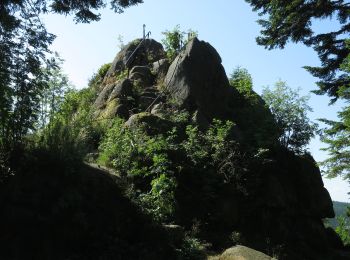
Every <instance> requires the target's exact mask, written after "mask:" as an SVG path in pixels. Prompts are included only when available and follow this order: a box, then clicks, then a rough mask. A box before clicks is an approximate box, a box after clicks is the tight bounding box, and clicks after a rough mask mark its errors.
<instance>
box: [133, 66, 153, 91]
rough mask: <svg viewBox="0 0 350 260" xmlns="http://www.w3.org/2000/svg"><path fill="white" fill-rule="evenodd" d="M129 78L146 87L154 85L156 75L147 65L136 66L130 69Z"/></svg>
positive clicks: (135, 83)
mask: <svg viewBox="0 0 350 260" xmlns="http://www.w3.org/2000/svg"><path fill="white" fill-rule="evenodd" d="M129 78H130V79H131V80H132V81H133V82H134V85H138V86H140V87H141V88H146V87H149V86H151V85H152V83H153V80H154V76H153V75H152V73H151V70H150V68H149V67H147V66H135V67H133V68H132V69H131V70H130V76H129Z"/></svg>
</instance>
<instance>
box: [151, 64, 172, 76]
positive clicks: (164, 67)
mask: <svg viewBox="0 0 350 260" xmlns="http://www.w3.org/2000/svg"><path fill="white" fill-rule="evenodd" d="M169 66H170V64H169V61H168V59H161V60H158V61H156V62H153V64H152V72H153V73H154V74H155V75H156V76H157V79H162V78H164V77H165V75H166V74H167V72H168V69H169Z"/></svg>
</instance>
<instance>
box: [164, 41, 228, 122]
mask: <svg viewBox="0 0 350 260" xmlns="http://www.w3.org/2000/svg"><path fill="white" fill-rule="evenodd" d="M164 84H165V86H166V89H167V91H168V92H169V93H170V96H171V98H172V99H173V100H174V102H175V104H176V105H178V106H179V107H181V108H186V109H188V110H190V111H191V112H194V111H196V110H200V111H202V113H203V115H204V116H205V117H206V118H207V119H208V120H209V121H210V120H212V119H213V118H227V115H228V114H229V111H228V107H227V104H228V99H229V98H230V96H231V95H230V90H229V89H230V86H229V82H228V79H227V76H226V73H225V70H224V67H223V66H222V64H221V58H220V56H219V54H218V53H217V51H216V50H215V49H214V48H213V47H212V46H211V45H210V44H209V43H207V42H204V41H199V40H198V39H197V38H194V39H193V40H191V41H190V42H189V43H188V44H187V46H186V48H185V50H183V51H182V52H181V53H180V54H179V55H178V56H177V57H176V58H175V60H174V61H173V63H172V64H171V65H170V68H169V70H168V73H167V75H166V77H165V80H164Z"/></svg>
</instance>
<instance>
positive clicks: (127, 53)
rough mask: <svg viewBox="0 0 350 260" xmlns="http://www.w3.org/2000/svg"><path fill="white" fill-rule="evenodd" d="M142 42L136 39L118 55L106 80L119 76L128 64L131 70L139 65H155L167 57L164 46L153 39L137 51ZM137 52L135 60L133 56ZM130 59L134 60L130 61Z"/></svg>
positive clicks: (148, 40) (147, 40) (146, 40)
mask: <svg viewBox="0 0 350 260" xmlns="http://www.w3.org/2000/svg"><path fill="white" fill-rule="evenodd" d="M141 41H142V39H136V40H134V41H132V42H130V43H129V44H127V45H126V46H125V47H124V48H123V49H122V50H121V51H120V52H119V53H118V54H117V56H116V57H115V58H114V60H113V62H112V65H111V67H110V69H109V70H108V72H107V74H106V78H109V77H112V76H114V75H118V74H119V73H120V72H121V71H123V70H124V69H126V67H125V66H126V65H127V62H129V63H130V65H129V68H132V67H134V66H137V65H139V66H146V65H148V64H149V63H153V62H155V61H158V60H160V59H163V58H164V57H165V52H164V50H163V46H162V45H161V44H160V43H159V42H157V41H155V40H153V39H145V42H144V44H143V45H142V46H140V48H139V49H138V50H136V48H137V47H138V46H139V44H140V42H141ZM135 50H136V51H137V52H138V53H136V55H135V56H134V58H133V57H131V54H133V53H134V52H135ZM130 58H131V59H132V60H129V59H130Z"/></svg>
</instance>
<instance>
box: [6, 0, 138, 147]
mask: <svg viewBox="0 0 350 260" xmlns="http://www.w3.org/2000/svg"><path fill="white" fill-rule="evenodd" d="M138 3H142V0H111V1H110V4H111V8H112V9H113V10H114V11H115V12H118V13H120V12H122V11H123V10H124V9H125V8H127V7H129V6H132V5H136V4H138ZM105 6H106V4H105V1H102V0H78V1H62V0H50V1H49V0H47V1H45V0H34V1H32V0H7V1H2V3H1V6H0V64H1V66H0V140H1V143H3V144H5V143H7V144H8V145H9V146H11V144H14V143H17V142H20V140H21V138H22V136H23V135H25V134H26V133H27V132H28V130H30V129H31V128H33V125H35V123H36V122H35V121H36V120H37V118H38V111H39V110H40V106H39V104H40V102H39V98H40V96H41V91H42V90H43V88H44V87H45V86H46V85H45V84H43V81H42V79H43V78H44V75H43V74H44V72H43V71H42V67H44V65H45V64H48V63H49V62H48V61H47V60H46V56H47V55H48V54H49V53H50V51H49V48H48V47H49V45H50V44H51V43H52V41H53V40H54V38H55V36H54V35H52V34H50V33H48V32H47V31H46V29H45V27H44V25H43V24H42V23H41V21H40V18H39V15H40V14H41V13H47V12H54V13H58V14H64V15H70V14H73V15H74V19H75V21H76V22H85V23H88V22H90V21H97V20H99V19H100V15H99V14H98V13H95V11H97V10H99V9H101V8H103V7H105Z"/></svg>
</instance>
